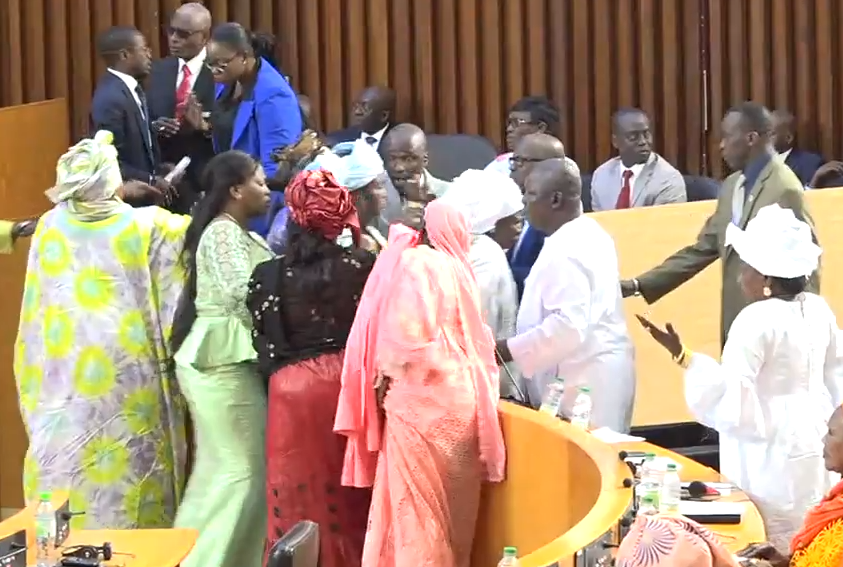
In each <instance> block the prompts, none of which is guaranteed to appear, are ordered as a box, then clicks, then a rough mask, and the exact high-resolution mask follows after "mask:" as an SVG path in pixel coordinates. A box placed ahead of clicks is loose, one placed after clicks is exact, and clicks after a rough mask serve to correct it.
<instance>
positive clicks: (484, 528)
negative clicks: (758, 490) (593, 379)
mask: <svg viewBox="0 0 843 567" xmlns="http://www.w3.org/2000/svg"><path fill="white" fill-rule="evenodd" d="M499 413H500V418H501V425H502V427H503V433H504V439H505V441H506V447H507V470H506V473H507V476H506V480H505V481H504V482H502V483H500V484H489V485H486V486H484V489H483V497H482V501H481V505H480V515H479V517H478V521H477V530H476V535H475V540H474V550H473V554H472V561H471V563H472V566H473V567H489V566H490V565H495V564H496V563H497V562H498V561H499V560H500V556H501V552H502V551H503V548H504V546H515V547H517V548H518V554H519V561H520V563H521V567H547V566H554V567H562V566H568V565H573V564H574V556H575V554H576V553H577V552H578V551H579V550H581V549H583V548H584V547H586V546H589V545H591V544H592V543H594V542H595V541H597V540H599V539H600V538H601V537H602V536H603V535H604V534H606V533H607V532H611V531H613V530H615V529H616V528H617V526H618V520H619V519H620V518H621V517H622V516H623V515H624V514H625V513H626V512H627V510H628V508H629V505H630V503H631V499H632V490H631V489H629V488H624V487H623V481H624V479H625V478H631V476H632V475H631V472H630V470H629V468H628V467H627V465H626V464H625V463H623V462H622V461H621V460H620V458H619V457H618V453H619V452H620V451H621V450H626V451H644V452H653V453H656V454H658V455H664V456H668V457H670V458H671V459H673V460H674V461H676V462H677V463H678V464H679V465H680V466H681V467H682V468H681V471H680V476H681V477H682V480H684V481H692V480H700V481H704V482H706V481H707V482H728V480H727V479H725V478H723V477H721V475H720V474H719V473H717V472H716V471H714V470H712V469H709V468H707V467H705V466H703V465H701V464H699V463H697V462H695V461H692V460H690V459H688V458H686V457H683V456H681V455H678V454H676V453H673V452H671V451H669V450H667V449H662V448H661V447H656V446H654V445H650V444H649V443H620V444H614V445H608V444H606V443H603V442H602V441H599V440H598V439H597V438H595V437H594V436H592V435H591V434H590V433H586V432H585V431H582V430H580V429H577V428H576V427H573V426H571V425H570V424H568V423H565V422H563V421H561V420H558V419H554V418H551V417H549V416H547V415H545V414H542V413H539V412H536V411H533V410H530V409H527V408H523V407H520V406H517V405H514V404H510V403H508V402H502V403H501V404H500V406H499ZM724 500H731V501H740V502H745V504H746V511H745V512H744V515H743V521H742V522H741V524H740V525H735V526H729V525H716V526H708V527H709V529H711V530H712V531H713V532H714V533H715V534H717V535H718V536H719V537H720V539H721V541H722V542H723V543H724V544H725V545H726V547H727V548H729V549H730V550H732V551H737V550H738V549H741V548H743V547H745V546H746V545H748V544H750V543H753V542H760V541H764V540H765V538H766V536H765V531H764V522H763V521H762V519H761V514H760V513H759V512H758V509H757V508H756V507H755V505H754V504H752V502H750V501H749V499H748V498H747V496H746V495H745V494H744V493H743V492H740V491H734V492H732V493H731V494H730V495H729V496H727V497H725V498H724Z"/></svg>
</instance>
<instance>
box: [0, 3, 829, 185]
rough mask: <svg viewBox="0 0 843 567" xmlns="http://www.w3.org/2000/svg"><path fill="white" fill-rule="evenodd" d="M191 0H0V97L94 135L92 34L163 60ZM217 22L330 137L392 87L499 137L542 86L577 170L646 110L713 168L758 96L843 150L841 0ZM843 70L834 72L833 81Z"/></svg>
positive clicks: (313, 7)
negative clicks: (38, 106) (252, 42)
mask: <svg viewBox="0 0 843 567" xmlns="http://www.w3.org/2000/svg"><path fill="white" fill-rule="evenodd" d="M181 3H182V0H72V1H71V0H3V2H0V38H2V45H3V46H4V49H3V50H0V106H3V105H6V106H8V105H13V104H20V103H22V102H32V101H38V100H44V99H47V98H55V97H67V98H68V99H69V100H70V104H71V116H72V117H71V121H72V124H71V130H72V132H73V133H74V135H76V136H78V135H80V134H81V133H82V132H84V129H85V124H86V116H87V112H88V103H89V100H90V97H91V91H92V87H93V84H94V81H95V78H96V76H98V74H99V73H101V72H102V67H101V65H100V64H99V62H98V61H97V58H96V56H95V54H94V51H93V38H94V36H95V34H96V32H98V31H100V30H102V29H104V28H106V27H108V26H109V25H112V24H117V23H119V24H135V25H137V26H138V27H139V28H140V29H141V30H143V31H144V32H145V33H146V34H147V35H148V37H149V40H150V43H151V44H152V46H153V48H154V50H155V52H156V54H160V53H161V52H162V48H164V47H165V46H164V43H165V42H164V38H163V35H162V31H161V30H162V25H163V24H164V23H165V22H166V21H167V19H168V17H169V14H170V13H171V12H172V10H173V9H174V8H175V7H177V6H178V5H179V4H181ZM205 4H206V5H207V6H208V7H209V8H210V9H211V11H212V13H213V15H214V17H215V20H216V21H218V22H219V21H225V20H236V21H239V22H241V23H244V24H246V25H248V26H250V27H252V28H253V29H258V30H262V31H272V32H274V33H275V34H277V36H278V37H279V39H280V47H279V51H280V55H281V60H282V61H283V62H284V67H285V71H286V72H287V73H288V74H289V75H291V76H292V77H293V80H294V82H295V84H296V86H297V88H298V89H299V90H300V91H301V92H303V93H305V94H308V95H309V96H310V97H312V99H313V101H314V103H315V108H316V114H317V118H318V121H319V123H320V124H321V126H322V127H323V128H325V129H333V128H336V127H339V126H341V125H343V122H344V118H345V117H346V116H347V114H348V107H349V100H350V98H351V96H352V94H353V93H354V92H356V91H358V90H359V89H360V88H362V87H363V86H365V85H367V84H376V83H380V84H388V85H391V86H393V87H395V88H396V89H397V90H398V92H399V98H400V118H402V119H404V120H411V121H415V122H417V123H419V124H421V125H422V126H424V127H425V128H427V129H428V130H431V131H436V132H440V133H449V132H469V133H480V134H483V135H486V136H488V137H489V138H491V139H492V140H494V141H496V142H500V140H501V137H502V129H503V120H504V113H505V110H506V108H507V106H508V105H509V104H511V103H512V102H514V101H515V100H516V99H518V98H519V97H521V96H524V95H527V94H549V95H550V96H552V97H553V99H554V100H555V101H556V102H557V103H559V104H560V105H561V107H562V108H563V109H564V115H565V120H564V125H563V128H562V133H561V134H562V138H563V140H564V141H565V142H566V145H567V147H568V151H569V153H570V154H571V155H572V156H574V157H575V158H576V159H577V160H578V161H579V162H580V165H581V166H582V168H583V169H584V170H585V171H588V170H591V169H592V168H593V167H594V166H595V165H596V164H597V163H600V162H602V161H603V160H604V159H606V158H607V157H608V156H610V155H611V152H612V148H611V143H610V115H611V113H612V111H613V110H615V109H616V108H618V107H619V106H628V105H636V106H641V107H643V108H645V109H646V110H647V111H649V112H651V113H652V115H653V117H654V119H655V127H656V133H657V142H658V145H659V149H660V151H661V152H662V153H663V154H664V155H665V156H667V157H668V158H669V159H670V160H671V161H673V162H674V163H676V164H677V165H678V166H679V167H680V168H681V169H683V170H686V171H688V172H701V171H704V170H705V171H713V172H715V173H720V172H721V160H720V155H719V150H718V143H719V132H718V130H719V122H720V118H721V117H722V114H723V112H724V111H725V109H727V108H728V107H729V106H730V105H732V104H734V103H736V102H739V101H741V100H744V99H748V98H753V99H756V100H759V101H762V102H765V103H767V104H769V105H771V106H776V107H785V106H786V107H789V108H790V109H791V110H792V111H793V112H795V113H796V115H797V117H798V118H799V119H800V130H799V134H800V137H801V139H802V142H803V143H804V145H806V146H808V147H814V148H817V149H820V150H821V151H822V152H823V153H825V154H826V155H828V156H838V157H840V156H843V147H841V144H843V142H841V140H840V139H839V138H837V137H835V136H834V132H839V131H843V89H841V88H839V86H840V85H839V84H838V83H839V81H840V80H841V79H840V77H839V75H840V74H839V73H835V72H834V71H836V70H837V69H839V68H841V65H843V53H842V52H841V51H843V47H841V42H840V41H839V39H838V36H839V34H838V33H837V30H838V29H839V24H840V23H841V21H843V3H840V2H836V1H835V0H812V1H810V2H794V1H793V0H760V1H759V0H589V1H582V0H205ZM835 75H837V76H835Z"/></svg>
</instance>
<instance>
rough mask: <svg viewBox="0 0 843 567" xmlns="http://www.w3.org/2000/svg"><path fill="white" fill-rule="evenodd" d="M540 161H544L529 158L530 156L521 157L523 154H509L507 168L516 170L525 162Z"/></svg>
mask: <svg viewBox="0 0 843 567" xmlns="http://www.w3.org/2000/svg"><path fill="white" fill-rule="evenodd" d="M540 161H544V160H541V159H538V158H530V157H523V156H516V155H513V156H510V158H509V170H510V171H516V170H518V169H521V168H522V167H524V164H525V163H538V162H540Z"/></svg>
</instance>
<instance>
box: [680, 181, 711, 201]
mask: <svg viewBox="0 0 843 567" xmlns="http://www.w3.org/2000/svg"><path fill="white" fill-rule="evenodd" d="M682 177H683V178H684V179H685V193H686V194H687V195H688V201H710V200H712V199H716V198H717V196H718V195H719V194H720V182H719V181H717V180H716V179H712V178H711V177H705V176H704V175H683V176H682Z"/></svg>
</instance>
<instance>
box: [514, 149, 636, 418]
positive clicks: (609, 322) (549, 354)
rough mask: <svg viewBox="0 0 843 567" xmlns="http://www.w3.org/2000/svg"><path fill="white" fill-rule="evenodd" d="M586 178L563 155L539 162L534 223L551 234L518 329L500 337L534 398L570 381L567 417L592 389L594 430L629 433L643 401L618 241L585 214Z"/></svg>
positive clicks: (532, 179) (529, 187) (533, 181)
mask: <svg viewBox="0 0 843 567" xmlns="http://www.w3.org/2000/svg"><path fill="white" fill-rule="evenodd" d="M581 192H582V183H581V181H580V177H579V175H577V174H576V173H574V172H573V171H572V170H571V168H570V167H568V166H567V165H566V164H565V162H564V161H563V160H561V159H551V160H546V161H543V162H541V163H538V164H536V166H535V168H534V170H533V171H532V173H530V175H529V176H528V177H527V180H526V183H525V193H524V204H525V206H526V212H527V220H528V221H529V222H530V225H531V226H534V227H536V228H537V229H538V230H540V231H542V232H544V233H545V234H547V235H549V236H548V237H547V238H546V239H545V242H544V247H543V248H542V251H541V253H540V254H539V257H538V259H537V260H536V263H535V264H534V265H533V269H532V270H531V271H530V275H529V276H528V277H527V280H526V282H525V284H524V296H523V297H522V299H521V306H520V307H519V310H518V319H517V324H516V334H515V336H514V337H512V338H510V339H507V340H503V341H499V342H498V352H499V354H500V357H501V358H502V359H503V361H504V362H508V361H510V360H513V361H515V363H516V364H517V365H518V367H519V369H520V370H521V372H522V373H523V374H524V376H525V378H526V379H527V384H528V386H527V387H528V390H529V394H530V402H531V404H532V405H533V406H534V407H538V406H539V405H541V401H542V398H543V397H544V396H545V395H546V391H547V387H548V385H549V384H550V383H551V382H552V381H553V380H554V379H555V378H556V377H560V378H562V379H563V380H564V384H565V394H564V397H563V400H562V409H561V412H562V415H570V412H571V410H572V409H573V404H574V400H575V398H576V394H577V389H578V388H580V387H583V386H588V387H589V388H590V389H591V398H592V404H593V409H592V415H591V427H592V428H599V427H609V428H611V429H613V430H615V431H618V432H627V431H629V427H630V423H631V420H632V407H633V402H634V399H635V356H634V350H633V346H632V340H631V338H630V336H629V332H628V329H627V326H626V319H625V317H624V313H623V308H622V305H621V302H622V300H621V292H620V287H619V286H618V283H617V277H618V275H619V272H618V258H617V252H616V250H615V243H614V241H613V240H612V238H611V237H610V236H609V234H608V233H607V232H606V231H605V230H603V229H602V228H601V227H600V225H599V224H597V222H596V221H595V220H594V219H592V218H590V217H586V216H584V215H583V214H582V204H581V200H580V197H581Z"/></svg>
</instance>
